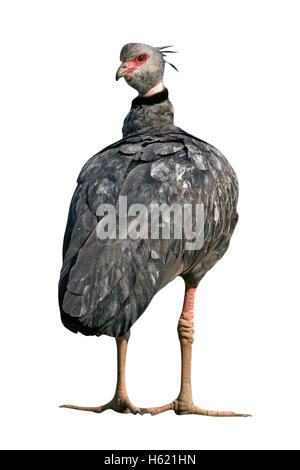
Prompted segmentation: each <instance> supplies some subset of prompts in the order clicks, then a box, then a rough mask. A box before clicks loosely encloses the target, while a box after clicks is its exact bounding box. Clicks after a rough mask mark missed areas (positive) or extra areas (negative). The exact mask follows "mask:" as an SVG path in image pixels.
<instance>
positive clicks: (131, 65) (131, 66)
mask: <svg viewBox="0 0 300 470" xmlns="http://www.w3.org/2000/svg"><path fill="white" fill-rule="evenodd" d="M147 60H148V56H147V54H140V55H137V56H136V57H135V58H134V59H132V60H129V61H128V62H126V66H127V69H128V71H127V72H126V74H125V75H130V74H131V73H132V72H133V71H134V70H135V69H137V67H139V66H140V65H143V64H144V63H145V62H147Z"/></svg>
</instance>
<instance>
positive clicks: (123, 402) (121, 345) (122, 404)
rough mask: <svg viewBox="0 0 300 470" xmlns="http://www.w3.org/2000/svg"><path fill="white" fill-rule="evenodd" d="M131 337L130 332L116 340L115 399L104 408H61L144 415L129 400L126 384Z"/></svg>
mask: <svg viewBox="0 0 300 470" xmlns="http://www.w3.org/2000/svg"><path fill="white" fill-rule="evenodd" d="M129 337H130V330H129V331H128V332H127V333H125V335H124V336H119V337H118V338H116V343H117V350H118V378H117V386H116V392H115V395H114V397H113V399H112V400H111V401H110V402H108V403H106V404H105V405H102V406H76V405H62V406H61V407H60V408H69V409H72V410H81V411H93V412H94V413H102V412H103V411H105V410H114V411H117V412H118V413H133V414H137V413H139V414H143V413H144V412H145V411H144V410H143V409H142V408H137V407H136V406H134V405H133V404H132V403H131V401H130V400H129V398H128V395H127V390H126V383H125V365H126V354H127V345H128V340H129Z"/></svg>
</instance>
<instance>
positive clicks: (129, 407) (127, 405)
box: [60, 393, 147, 415]
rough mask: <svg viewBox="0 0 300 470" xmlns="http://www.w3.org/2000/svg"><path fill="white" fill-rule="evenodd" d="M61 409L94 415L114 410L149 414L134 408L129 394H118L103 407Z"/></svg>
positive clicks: (143, 409)
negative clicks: (87, 412)
mask: <svg viewBox="0 0 300 470" xmlns="http://www.w3.org/2000/svg"><path fill="white" fill-rule="evenodd" d="M60 408H69V409H71V410H81V411H92V412H93V413H102V412H103V411H106V410H113V411H116V412H117V413H132V414H134V415H136V414H140V415H142V414H144V413H147V410H146V409H145V408H138V407H136V406H134V405H133V404H132V403H131V401H130V400H129V398H128V396H127V394H118V393H116V394H115V396H114V397H113V399H112V400H111V401H109V402H108V403H106V404H105V405H102V406H76V405H61V406H60Z"/></svg>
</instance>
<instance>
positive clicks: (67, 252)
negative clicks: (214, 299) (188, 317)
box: [60, 131, 230, 336]
mask: <svg viewBox="0 0 300 470" xmlns="http://www.w3.org/2000/svg"><path fill="white" fill-rule="evenodd" d="M212 149H213V148H212V147H211V146H207V144H205V143H203V142H202V141H199V140H197V139H195V138H193V137H192V136H188V135H187V134H184V133H183V132H182V131H181V132H177V133H172V134H170V133H169V134H168V135H163V134H162V135H160V136H157V135H155V136H153V135H152V136H151V135H150V136H145V135H137V136H131V137H130V138H127V139H125V140H122V141H120V142H117V143H116V144H114V145H113V146H111V147H110V148H108V149H106V150H105V151H103V152H101V153H100V154H98V155H96V156H95V157H93V158H92V159H91V160H90V161H89V162H88V163H87V164H86V165H85V167H84V168H83V170H82V172H81V174H80V176H79V180H78V183H79V186H78V188H77V190H76V191H75V194H74V196H73V200H72V203H71V207H70V214H69V220H68V224H67V229H66V235H65V243H64V264H63V268H62V273H61V281H60V304H61V311H62V319H63V322H64V324H65V326H67V327H68V328H69V329H71V330H73V331H81V332H82V333H84V334H107V335H111V336H119V335H121V334H124V333H125V332H126V331H127V330H128V329H129V328H130V326H131V325H132V324H133V323H134V322H135V321H136V320H137V319H138V318H139V316H140V315H141V314H142V313H143V312H144V310H145V309H146V307H147V306H148V305H149V303H150V301H151V299H152V298H153V296H154V295H155V294H156V292H157V291H158V290H159V289H161V288H162V287H163V286H164V285H166V284H167V283H168V282H169V281H170V280H171V279H172V278H174V277H176V275H177V274H178V273H180V272H182V271H183V270H185V271H186V272H193V270H194V272H195V273H196V274H197V272H196V266H197V265H198V264H199V259H200V258H201V256H202V257H203V256H204V255H205V253H203V251H205V250H208V249H210V248H211V247H212V246H214V244H215V241H216V239H217V237H218V236H219V234H220V233H221V231H222V230H223V231H224V224H225V223H227V222H226V220H225V219H226V217H227V215H226V213H225V212H226V211H224V205H223V209H222V208H221V205H220V204H219V203H220V197H222V194H223V193H224V188H225V187H226V188H227V187H228V188H229V185H228V184H229V183H228V181H227V180H226V178H227V173H226V171H227V170H226V168H227V167H226V165H227V163H226V162H227V161H226V160H225V159H224V160H222V158H223V157H221V156H218V155H217V153H216V152H217V151H216V149H215V150H212ZM218 167H219V168H218ZM229 179H230V178H229ZM216 182H217V184H216ZM220 185H221V186H222V187H220ZM226 191H227V189H226ZM227 193H228V191H227ZM220 195H221V196H220ZM119 196H123V197H126V198H127V206H128V207H130V206H131V205H132V204H142V205H143V206H145V207H146V208H147V211H148V213H149V212H150V211H151V207H153V205H157V206H161V204H164V203H166V204H168V205H169V206H172V204H175V205H176V204H179V205H181V207H182V206H183V205H184V204H190V203H191V202H193V203H194V204H196V203H202V204H203V205H204V210H205V227H204V231H205V234H204V237H205V245H204V247H203V250H200V251H199V252H198V256H195V253H194V252H193V251H192V252H191V251H186V250H185V246H184V245H185V239H184V237H183V238H182V239H178V238H177V237H175V236H174V228H175V227H174V220H173V218H172V217H171V219H170V224H169V225H170V227H169V228H170V237H169V238H168V239H162V237H161V236H160V237H159V239H152V238H151V237H150V236H149V237H148V239H147V238H139V239H137V240H134V239H132V238H130V237H127V238H125V239H120V238H119V237H117V238H116V239H105V240H103V239H100V238H99V236H98V235H97V233H98V232H97V230H98V229H99V227H100V226H101V223H102V222H103V221H104V219H101V217H97V208H98V207H99V206H100V204H105V203H106V204H111V205H112V206H114V207H117V205H118V200H119ZM226 204H227V205H228V202H227V203H226ZM218 205H219V206H218ZM218 207H219V209H218ZM218 210H219V211H221V210H223V212H224V213H221V214H220V216H218V220H217V221H216V212H217V211H218ZM134 219H135V217H131V218H128V221H129V222H132V223H134ZM97 224H98V225H97ZM194 268H195V269H194ZM205 269H206V267H204V271H205ZM202 271H203V269H202ZM202 275H203V273H202V272H201V273H200V274H199V277H201V276H202ZM193 276H194V274H193Z"/></svg>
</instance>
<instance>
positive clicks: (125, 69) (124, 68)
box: [116, 62, 134, 80]
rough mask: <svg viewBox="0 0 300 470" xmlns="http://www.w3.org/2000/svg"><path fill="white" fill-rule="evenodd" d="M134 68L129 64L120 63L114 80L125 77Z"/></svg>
mask: <svg viewBox="0 0 300 470" xmlns="http://www.w3.org/2000/svg"><path fill="white" fill-rule="evenodd" d="M133 70H134V67H133V66H132V64H130V63H129V62H122V64H121V65H120V67H119V68H118V70H117V73H116V80H119V79H120V78H122V77H126V75H129V74H130V73H131V72H133Z"/></svg>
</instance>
